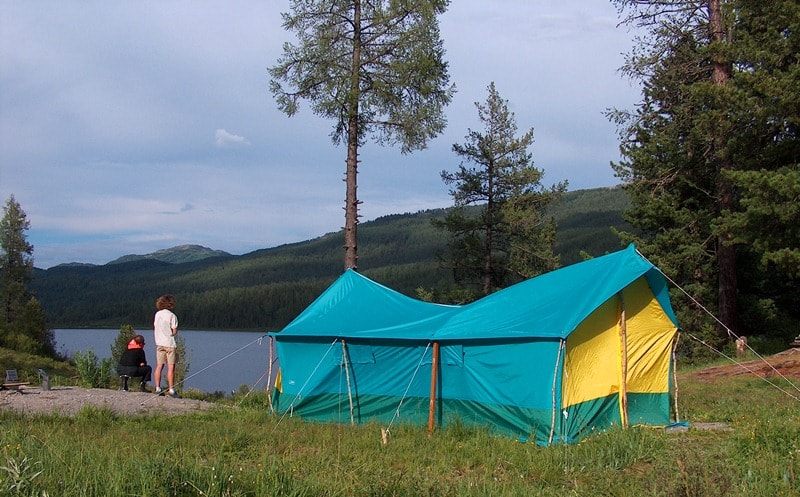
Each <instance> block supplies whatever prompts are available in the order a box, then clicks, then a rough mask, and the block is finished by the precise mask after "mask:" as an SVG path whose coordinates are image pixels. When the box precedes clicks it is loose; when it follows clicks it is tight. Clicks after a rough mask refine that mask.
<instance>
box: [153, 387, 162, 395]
mask: <svg viewBox="0 0 800 497" xmlns="http://www.w3.org/2000/svg"><path fill="white" fill-rule="evenodd" d="M153 393H155V394H156V395H164V391H163V390H161V387H156V389H155V391H154V392H153Z"/></svg>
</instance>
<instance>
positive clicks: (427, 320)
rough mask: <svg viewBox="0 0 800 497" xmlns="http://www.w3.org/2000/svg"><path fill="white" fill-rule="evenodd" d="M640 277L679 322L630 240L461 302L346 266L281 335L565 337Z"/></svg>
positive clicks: (660, 285)
mask: <svg viewBox="0 0 800 497" xmlns="http://www.w3.org/2000/svg"><path fill="white" fill-rule="evenodd" d="M641 276H646V277H647V280H648V282H649V283H650V287H651V289H652V290H653V293H654V294H655V296H656V298H657V299H658V300H659V302H660V303H661V306H662V308H663V309H664V311H665V312H666V313H667V315H668V316H669V317H670V319H672V321H673V322H675V323H676V325H677V320H676V319H675V315H674V313H673V311H672V307H671V306H670V304H669V298H668V295H667V290H666V284H665V282H664V278H663V276H662V275H661V274H660V273H659V272H658V270H657V269H656V268H655V267H654V266H653V264H652V263H650V262H649V261H647V260H646V259H645V258H644V257H642V256H641V255H640V254H639V253H638V252H637V251H636V248H635V247H634V246H633V245H630V246H628V248H627V249H624V250H620V251H618V252H614V253H611V254H608V255H605V256H602V257H597V258H595V259H590V260H587V261H584V262H580V263H578V264H573V265H571V266H567V267H564V268H562V269H558V270H556V271H552V272H550V273H546V274H543V275H541V276H537V277H536V278H532V279H529V280H526V281H523V282H521V283H518V284H516V285H513V286H511V287H508V288H505V289H503V290H500V291H497V292H495V293H493V294H490V295H488V296H486V297H484V298H482V299H480V300H477V301H475V302H473V303H471V304H468V305H465V306H446V305H440V304H431V303H427V302H422V301H419V300H416V299H412V298H410V297H407V296H405V295H403V294H401V293H399V292H396V291H394V290H391V289H389V288H387V287H385V286H383V285H380V284H378V283H375V282H374V281H372V280H370V279H368V278H367V277H365V276H363V275H360V274H359V273H357V272H355V271H352V270H347V271H345V273H344V274H342V276H340V277H339V278H338V279H337V280H336V281H335V282H334V283H333V284H332V285H331V286H330V287H328V289H327V290H325V292H323V293H322V295H320V296H319V298H317V299H316V300H315V301H314V302H313V303H312V304H311V305H309V306H308V307H307V308H306V309H305V310H304V311H303V312H302V313H300V315H299V316H297V318H295V319H294V320H293V321H292V322H291V323H289V324H288V325H287V326H286V327H285V328H284V329H283V330H282V331H281V332H280V333H279V334H278V335H277V338H278V340H280V339H281V338H283V337H287V338H288V337H289V336H309V337H310V336H317V337H319V336H329V337H342V338H348V337H349V338H356V337H358V338H386V339H423V340H448V339H459V340H464V339H485V338H495V339H497V338H522V337H542V338H565V337H566V336H567V335H569V334H570V333H571V332H572V331H573V330H574V329H575V328H576V327H577V326H578V325H579V324H580V323H581V322H582V321H583V320H584V319H586V317H587V316H589V314H591V312H592V311H594V309H596V308H597V307H599V306H600V305H601V304H602V303H603V302H605V301H606V300H608V299H609V298H610V297H612V296H613V295H615V294H616V293H617V292H619V291H620V290H622V289H623V288H625V287H626V286H628V285H629V284H630V283H632V282H633V281H635V280H636V279H638V278H639V277H641Z"/></svg>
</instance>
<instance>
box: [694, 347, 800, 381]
mask: <svg viewBox="0 0 800 497" xmlns="http://www.w3.org/2000/svg"><path fill="white" fill-rule="evenodd" d="M752 374H755V375H758V376H761V377H762V378H772V377H780V376H784V377H786V378H789V379H793V380H800V349H797V348H794V349H788V350H785V351H783V352H779V353H777V354H775V355H772V356H769V357H765V358H764V360H761V359H752V360H747V361H744V362H742V363H741V364H726V365H724V366H714V367H711V368H706V369H702V370H700V371H695V372H694V373H691V374H689V375H688V376H690V377H692V378H695V379H697V380H700V381H714V379H715V378H718V377H721V376H739V375H752Z"/></svg>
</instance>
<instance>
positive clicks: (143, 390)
mask: <svg viewBox="0 0 800 497" xmlns="http://www.w3.org/2000/svg"><path fill="white" fill-rule="evenodd" d="M139 391H140V392H149V391H150V390H148V389H147V385H145V384H144V383H142V384H141V385H139Z"/></svg>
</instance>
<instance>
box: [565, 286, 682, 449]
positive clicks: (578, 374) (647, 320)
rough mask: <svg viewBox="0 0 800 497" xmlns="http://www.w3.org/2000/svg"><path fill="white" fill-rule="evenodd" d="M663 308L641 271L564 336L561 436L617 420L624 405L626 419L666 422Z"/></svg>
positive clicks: (667, 337)
mask: <svg viewBox="0 0 800 497" xmlns="http://www.w3.org/2000/svg"><path fill="white" fill-rule="evenodd" d="M623 309H624V313H623ZM669 312H671V309H668V312H666V311H665V310H664V308H662V306H661V304H660V303H659V300H658V299H657V298H656V297H655V295H654V294H653V292H652V290H651V289H650V286H649V285H648V282H647V278H646V277H644V276H642V277H640V278H638V279H637V280H636V281H634V282H633V283H632V284H631V285H629V286H627V287H626V288H625V289H623V291H622V292H621V294H617V295H616V296H614V297H612V298H610V299H608V300H607V301H606V302H604V303H603V304H602V305H601V306H600V307H598V308H597V309H596V310H595V311H594V312H593V313H592V314H591V315H590V316H589V317H587V318H586V319H585V320H584V321H583V322H582V323H581V324H580V325H579V326H578V328H577V329H576V330H575V331H574V332H573V333H572V334H571V335H570V336H569V337H568V338H567V350H566V354H565V360H564V361H565V366H564V368H565V370H564V382H563V384H564V387H563V399H564V408H565V409H566V412H567V415H566V420H561V421H563V422H564V425H563V426H560V427H559V428H558V429H557V431H558V432H559V433H561V434H562V436H563V439H564V441H566V442H574V441H577V440H580V439H582V438H585V437H586V436H587V435H589V434H590V433H591V432H592V431H595V430H604V429H607V428H609V427H611V426H614V425H620V424H623V422H624V419H625V417H624V414H625V410H626V409H627V423H629V424H632V425H636V424H643V425H653V426H665V425H667V424H669V422H670V416H669V413H670V405H669V400H670V399H669V393H670V385H669V378H670V376H669V373H670V357H671V352H672V343H673V340H674V339H675V336H676V334H677V328H676V326H675V324H674V323H673V321H672V320H671V319H670V316H669ZM623 315H624V318H625V322H624V328H623V322H622V319H623ZM623 329H624V331H625V333H624V334H623ZM623 336H624V341H623ZM623 350H625V351H627V356H625V357H624V358H623ZM623 372H624V378H623ZM623 389H624V392H623ZM623 393H624V395H623ZM623 398H624V400H625V401H627V402H624V401H623Z"/></svg>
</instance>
